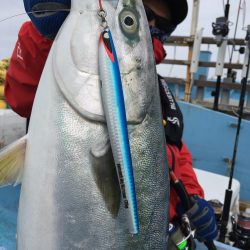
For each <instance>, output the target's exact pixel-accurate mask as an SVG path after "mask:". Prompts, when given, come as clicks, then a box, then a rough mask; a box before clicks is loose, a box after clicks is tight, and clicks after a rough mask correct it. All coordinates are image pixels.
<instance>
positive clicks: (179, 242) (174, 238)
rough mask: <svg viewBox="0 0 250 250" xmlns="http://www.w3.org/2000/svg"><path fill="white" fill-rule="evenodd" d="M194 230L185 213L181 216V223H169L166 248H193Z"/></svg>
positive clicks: (188, 249) (178, 249)
mask: <svg viewBox="0 0 250 250" xmlns="http://www.w3.org/2000/svg"><path fill="white" fill-rule="evenodd" d="M195 248H196V245H195V241H194V231H193V230H192V228H191V225H190V221H189V219H188V217H187V215H186V214H184V215H183V216H182V218H181V223H180V224H179V223H175V224H172V223H170V224H169V245H168V250H194V249H195Z"/></svg>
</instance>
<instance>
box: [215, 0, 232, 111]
mask: <svg viewBox="0 0 250 250" xmlns="http://www.w3.org/2000/svg"><path fill="white" fill-rule="evenodd" d="M229 10H230V4H229V0H228V1H227V4H226V6H225V13H224V16H223V17H218V18H216V22H215V23H212V27H213V35H215V38H216V43H217V46H218V47H219V51H218V56H217V62H216V69H215V75H216V76H217V81H216V87H215V90H214V91H212V93H211V95H212V96H214V104H213V110H218V103H219V97H220V88H221V76H222V74H223V69H224V61H225V56H226V49H227V43H228V39H227V36H228V33H229V27H228V16H229Z"/></svg>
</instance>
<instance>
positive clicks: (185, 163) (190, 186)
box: [179, 143, 204, 198]
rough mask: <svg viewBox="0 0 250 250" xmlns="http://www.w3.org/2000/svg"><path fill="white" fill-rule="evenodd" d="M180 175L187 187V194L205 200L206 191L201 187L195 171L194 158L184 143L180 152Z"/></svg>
mask: <svg viewBox="0 0 250 250" xmlns="http://www.w3.org/2000/svg"><path fill="white" fill-rule="evenodd" d="M179 164H180V165H179V166H180V173H181V177H180V179H181V180H182V182H183V184H184V186H185V187H186V190H187V192H188V193H189V194H190V195H198V196H199V197H201V198H204V191H203V189H202V187H201V186H200V184H199V182H198V180H197V177H196V174H195V172H194V169H193V166H192V165H193V164H192V156H191V153H190V152H189V150H188V149H187V146H186V145H185V144H184V143H183V144H182V148H181V150H180V160H179Z"/></svg>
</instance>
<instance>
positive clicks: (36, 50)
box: [4, 22, 52, 117]
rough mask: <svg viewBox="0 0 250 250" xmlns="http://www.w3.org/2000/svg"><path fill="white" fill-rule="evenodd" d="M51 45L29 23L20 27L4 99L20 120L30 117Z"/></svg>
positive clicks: (50, 42) (49, 41)
mask: <svg viewBox="0 0 250 250" xmlns="http://www.w3.org/2000/svg"><path fill="white" fill-rule="evenodd" d="M51 45H52V41H51V40H49V39H47V38H44V37H43V36H42V35H40V33H39V32H38V31H37V30H36V28H35V27H34V26H33V24H32V23H31V22H25V23H24V24H23V25H22V27H21V29H20V31H19V33H18V40H17V42H16V45H15V49H14V51H13V54H12V57H11V59H10V65H9V69H8V71H7V74H6V79H5V91H4V95H5V98H6V101H7V103H8V105H9V106H10V107H11V108H12V109H13V110H14V111H15V112H16V113H18V114H19V115H21V116H23V117H30V114H31V109H32V105H33V101H34V97H35V93H36V89H37V86H38V83H39V80H40V77H41V74H42V71H43V67H44V64H45V62H46V59H47V56H48V53H49V51H50V48H51Z"/></svg>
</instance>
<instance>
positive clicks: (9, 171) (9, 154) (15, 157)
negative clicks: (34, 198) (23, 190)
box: [0, 136, 27, 186]
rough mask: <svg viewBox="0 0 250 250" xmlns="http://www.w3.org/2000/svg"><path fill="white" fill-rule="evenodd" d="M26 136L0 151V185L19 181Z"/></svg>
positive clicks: (14, 183) (15, 183)
mask: <svg viewBox="0 0 250 250" xmlns="http://www.w3.org/2000/svg"><path fill="white" fill-rule="evenodd" d="M26 141H27V136H24V137H22V138H21V139H19V140H17V141H15V142H13V143H12V144H10V145H8V146H6V147H5V148H3V149H2V150H1V151H0V186H7V185H11V184H13V185H17V184H19V183H21V180H22V175H23V168H24V159H25V152H26Z"/></svg>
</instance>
